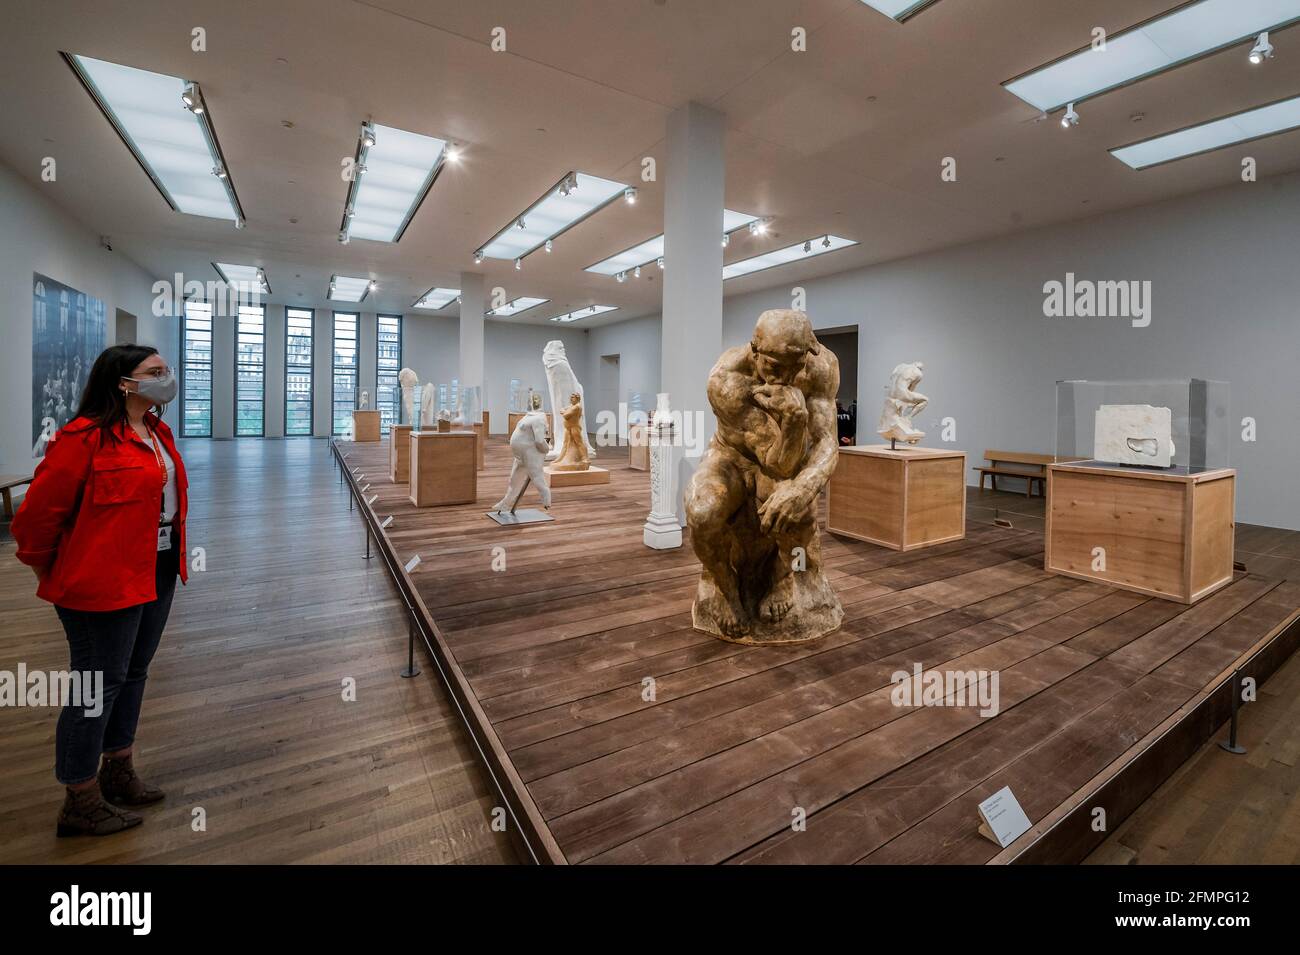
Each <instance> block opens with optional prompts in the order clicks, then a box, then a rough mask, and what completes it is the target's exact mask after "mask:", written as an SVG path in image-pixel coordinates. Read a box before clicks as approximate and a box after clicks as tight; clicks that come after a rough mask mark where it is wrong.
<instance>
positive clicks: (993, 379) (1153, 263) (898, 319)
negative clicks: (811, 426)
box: [591, 173, 1300, 529]
mask: <svg viewBox="0 0 1300 955" xmlns="http://www.w3.org/2000/svg"><path fill="white" fill-rule="evenodd" d="M1146 174H1148V175H1149V174H1152V173H1146ZM1135 175H1141V174H1135ZM1297 250H1300V175H1289V176H1283V177H1276V178H1272V179H1264V180H1261V181H1259V182H1256V183H1243V184H1241V185H1238V186H1234V187H1231V188H1227V189H1221V190H1215V191H1212V192H1207V193H1202V194H1200V195H1197V196H1192V197H1188V198H1183V199H1177V200H1172V201H1169V202H1164V203H1158V204H1154V205H1150V206H1145V207H1141V208H1136V209H1130V210H1125V211H1121V212H1116V213H1110V214H1107V215H1103V216H1098V217H1096V218H1092V219H1087V220H1083V221H1079V222H1074V223H1070V224H1067V225H1061V226H1052V227H1049V228H1045V229H1038V230H1033V231H1030V232H1024V233H1020V234H1017V235H1014V236H1010V237H1006V238H1002V239H996V240H990V241H986V242H980V243H974V244H971V245H965V246H960V247H957V248H952V249H947V250H944V251H941V252H935V253H929V254H925V255H920V256H915V257H912V258H908V259H902V260H898V261H894V262H888V263H884V264H882V265H877V266H871V267H868V268H864V269H859V270H854V271H850V272H842V273H838V274H834V275H830V276H827V277H825V278H821V279H814V280H809V281H805V282H801V283H799V284H800V285H802V286H803V287H804V288H805V290H806V293H807V303H806V304H807V311H808V314H809V317H810V318H811V319H812V322H813V325H814V326H815V327H817V328H835V327H838V326H845V325H857V326H858V330H859V336H858V440H859V441H860V442H862V443H871V442H872V441H873V439H874V437H875V436H874V431H875V423H876V418H877V416H878V415H879V410H880V405H881V401H882V399H883V397H884V390H883V389H884V385H885V383H886V382H887V380H888V375H889V372H890V370H891V369H892V368H893V367H894V365H896V364H898V363H899V362H901V361H913V360H919V361H922V362H924V364H925V379H924V381H923V382H922V385H921V390H922V391H923V392H924V393H925V394H926V395H928V396H929V398H930V400H931V404H930V407H929V408H927V409H926V411H925V412H924V414H923V415H922V419H921V420H920V421H919V422H918V426H919V427H921V428H922V429H923V430H925V431H927V432H928V433H929V434H930V437H928V438H927V439H926V443H927V444H936V443H939V435H940V431H941V430H942V427H941V424H940V422H941V421H942V420H943V419H945V418H948V417H951V418H953V419H954V421H955V426H956V434H955V440H954V442H953V444H952V445H951V446H954V447H957V448H960V449H963V450H965V451H966V452H967V463H968V466H971V467H973V466H975V465H978V464H980V463H983V462H982V460H981V456H982V454H983V452H984V451H985V450H986V449H989V448H998V449H1003V450H1014V451H1036V452H1044V453H1050V452H1052V451H1054V450H1055V444H1056V385H1055V383H1056V381H1057V380H1060V379H1072V378H1086V379H1099V380H1104V379H1152V378H1159V379H1172V378H1194V377H1195V378H1211V379H1222V380H1225V381H1228V382H1229V383H1230V385H1231V396H1232V398H1231V407H1230V416H1231V418H1232V422H1231V424H1232V435H1233V442H1232V445H1231V449H1230V459H1229V464H1230V465H1231V466H1233V467H1235V468H1237V469H1238V481H1237V519H1238V520H1239V521H1242V522H1247V523H1257V524H1267V525H1272V526H1275V527H1287V528H1292V529H1300V480H1297V475H1298V474H1300V374H1298V373H1297V371H1298V370H1300V267H1298V266H1300V252H1298V251H1297ZM831 254H832V255H833V254H834V253H831ZM1068 272H1072V273H1074V274H1075V276H1076V278H1077V279H1087V280H1092V281H1112V280H1134V281H1138V282H1150V283H1151V286H1150V288H1151V316H1150V318H1151V320H1150V324H1149V325H1147V326H1146V327H1134V326H1133V324H1132V321H1131V320H1130V319H1127V318H1062V317H1056V318H1049V317H1047V316H1046V315H1045V314H1044V297H1045V296H1044V292H1043V287H1044V284H1045V283H1047V282H1050V281H1054V280H1055V281H1061V282H1064V281H1065V278H1066V273H1068ZM792 284H794V283H792ZM790 304H791V288H790V286H778V287H775V288H771V289H767V290H764V291H760V292H753V293H748V294H742V295H734V296H732V297H729V298H727V299H726V301H725V306H724V313H723V344H724V345H725V346H731V345H737V344H741V343H743V342H745V341H747V340H748V339H749V336H750V334H751V332H752V331H753V327H754V321H755V319H756V318H757V317H758V315H759V313H760V312H762V311H763V310H764V309H767V308H789V307H790ZM657 321H658V320H657V318H654V317H652V318H649V319H639V320H636V321H635V322H628V323H626V325H613V326H607V327H605V328H602V329H597V330H593V332H592V333H591V335H592V348H591V353H592V354H593V355H599V354H600V353H602V352H605V351H607V350H609V349H611V348H613V347H614V346H613V345H608V344H605V343H606V342H614V341H618V340H619V339H620V338H621V337H622V336H624V335H627V336H629V337H631V336H634V335H635V336H636V338H637V339H638V340H642V341H643V340H645V339H646V338H648V337H649V336H650V335H651V334H652V333H651V331H650V329H651V328H652V327H654V326H655V325H657ZM633 325H635V326H636V329H635V331H631V330H629V331H627V332H623V331H620V330H621V329H624V328H629V329H630V328H631V326H633ZM628 350H630V349H628ZM645 387H646V390H652V388H651V387H650V386H649V385H648V384H647V385H646V386H645ZM655 387H657V385H656V386H655ZM1247 417H1249V418H1253V419H1254V420H1255V422H1256V426H1257V438H1256V440H1255V441H1253V442H1250V441H1244V440H1242V439H1241V436H1242V431H1243V428H1242V419H1244V418H1247ZM967 476H968V483H971V484H975V483H978V482H977V479H976V478H975V476H974V472H972V471H968V472H967Z"/></svg>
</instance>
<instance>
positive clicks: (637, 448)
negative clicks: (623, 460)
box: [627, 424, 650, 471]
mask: <svg viewBox="0 0 1300 955" xmlns="http://www.w3.org/2000/svg"><path fill="white" fill-rule="evenodd" d="M627 466H628V467H630V468H632V469H633V470H636V471H649V470H650V429H649V428H648V427H647V426H646V425H643V424H634V425H629V426H628V429H627Z"/></svg>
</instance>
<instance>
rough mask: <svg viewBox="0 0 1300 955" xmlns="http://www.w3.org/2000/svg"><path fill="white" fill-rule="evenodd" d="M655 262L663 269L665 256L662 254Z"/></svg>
mask: <svg viewBox="0 0 1300 955" xmlns="http://www.w3.org/2000/svg"><path fill="white" fill-rule="evenodd" d="M655 264H656V265H658V266H659V268H661V269H662V268H663V267H664V257H663V256H662V255H661V256H659V258H658V259H656V260H655Z"/></svg>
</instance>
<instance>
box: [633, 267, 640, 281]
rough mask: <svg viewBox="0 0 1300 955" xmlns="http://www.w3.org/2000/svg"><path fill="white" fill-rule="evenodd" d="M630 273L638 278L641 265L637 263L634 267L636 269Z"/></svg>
mask: <svg viewBox="0 0 1300 955" xmlns="http://www.w3.org/2000/svg"><path fill="white" fill-rule="evenodd" d="M632 274H633V275H635V276H636V277H637V278H640V277H641V266H639V265H638V266H637V267H636V271H635V272H633V273H632Z"/></svg>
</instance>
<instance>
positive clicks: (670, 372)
mask: <svg viewBox="0 0 1300 955" xmlns="http://www.w3.org/2000/svg"><path fill="white" fill-rule="evenodd" d="M725 119H726V118H725V117H724V116H723V115H722V114H721V113H719V112H717V111H716V110H712V109H709V108H708V107H706V106H702V105H700V104H699V103H688V104H687V105H686V106H683V107H682V108H681V109H679V110H677V111H676V112H674V113H673V114H672V115H671V116H670V117H669V118H668V142H667V152H666V154H665V162H664V167H665V175H666V179H665V181H664V236H665V238H664V277H663V281H664V287H663V288H664V290H663V298H664V307H663V321H662V323H661V335H662V339H661V350H660V375H659V378H660V382H661V384H660V390H661V391H664V392H666V393H667V394H668V398H669V401H670V402H671V403H672V407H673V408H674V409H675V410H677V411H680V412H681V415H682V427H681V428H680V429H679V431H678V434H679V435H680V438H679V440H683V441H684V442H685V446H684V447H680V448H675V449H674V450H675V452H676V453H675V454H674V458H675V459H676V460H675V462H674V463H675V468H674V469H675V470H676V471H677V476H678V482H677V487H678V488H679V489H680V490H684V489H685V488H686V486H687V482H688V481H689V480H690V476H691V475H692V474H693V473H694V472H695V467H696V466H697V465H698V464H699V456H700V455H701V454H703V452H704V449H705V447H707V444H708V439H709V438H710V437H712V435H713V432H714V430H715V429H716V427H717V421H716V419H715V418H714V415H713V411H712V409H711V408H710V407H709V401H708V396H707V386H708V380H709V370H710V369H711V368H712V367H713V364H714V362H716V361H717V360H718V356H719V355H720V354H721V353H722V209H723V202H724V198H725V196H724V192H725V182H726V169H725V163H724V156H723V142H724V132H725ZM680 490H679V493H678V498H679V500H678V514H679V517H682V518H684V516H685V515H684V512H683V509H682V507H681V502H680V497H681V494H680Z"/></svg>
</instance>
